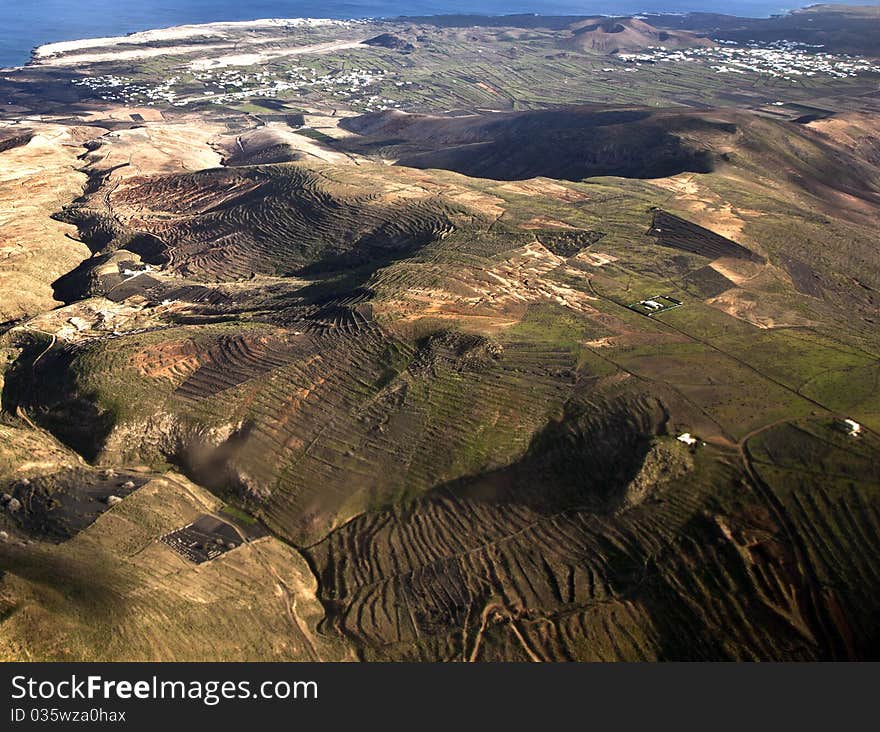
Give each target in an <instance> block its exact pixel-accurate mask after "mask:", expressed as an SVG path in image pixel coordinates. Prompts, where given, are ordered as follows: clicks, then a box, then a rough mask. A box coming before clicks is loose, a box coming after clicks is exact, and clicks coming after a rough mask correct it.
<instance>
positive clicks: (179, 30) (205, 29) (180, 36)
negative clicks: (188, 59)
mask: <svg viewBox="0 0 880 732" xmlns="http://www.w3.org/2000/svg"><path fill="white" fill-rule="evenodd" d="M822 6H823V3H818V4H811V5H806V6H800V7H794V8H787V9H782V8H780V9H779V11H778V12H775V13H768V14H767V15H742V16H738V15H736V14H735V13H730V14H729V15H730V17H743V18H755V19H760V18H770V17H775V16H779V15H790V14H792V13H797V12H800V11H807V10H811V9H814V8H817V7H822ZM695 12H696V11H680V12H675V11H669V12H656V11H642V12H634V13H624V12H622V13H618V14H609V13H589V12H585V13H582V14H581V13H577V14H576V13H547V14H544V13H491V12H486V13H472V14H471V13H433V14H430V15H424V16H420V15H397V16H391V15H389V16H376V17H357V18H312V17H295V18H255V19H253V20H230V21H225V20H221V21H212V22H208V23H184V24H179V25H171V26H165V27H160V28H147V29H145V30H139V31H132V32H130V33H125V34H122V35H114V36H95V37H83V38H75V39H69V40H62V41H51V42H48V43H42V44H39V45H37V46H34V47H33V48H32V49H31V51H30V56H29V58H28V60H27V61H25V63H23V64H20V65H15V64H14V65H11V66H6V67H4V68H2V69H0V70H2V71H11V70H14V69H20V68H23V67H25V66H32V65H39V64H40V62H41V61H45V60H47V59H51V58H53V57H56V56H59V55H64V54H67V53H70V52H72V51H80V50H85V49H99V48H109V47H113V46H117V45H122V44H124V45H127V46H128V45H135V46H136V45H144V46H146V45H149V44H151V43H162V42H167V41H174V40H186V39H204V38H210V37H216V38H218V39H220V40H222V39H224V38H225V36H224V34H225V33H226V32H234V31H236V30H248V29H253V30H258V29H269V28H284V27H290V28H302V27H307V26H308V27H321V26H328V25H338V26H343V27H344V26H348V25H352V24H355V23H364V22H370V21H392V20H396V19H409V18H412V19H416V18H428V17H431V18H435V17H436V18H455V17H470V16H473V17H485V18H498V17H522V16H524V15H533V16H535V17H547V18H561V17H571V18H587V17H618V16H619V17H648V16H658V15H662V16H670V17H671V16H687V15H691V14H694V13H695ZM719 15H727V13H719Z"/></svg>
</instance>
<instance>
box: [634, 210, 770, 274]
mask: <svg viewBox="0 0 880 732" xmlns="http://www.w3.org/2000/svg"><path fill="white" fill-rule="evenodd" d="M648 234H650V235H651V236H653V237H655V238H656V240H657V243H658V244H659V245H660V246H664V247H670V248H672V249H678V250H680V251H683V252H690V253H691V254H699V255H700V256H701V257H706V258H707V259H719V258H721V257H731V258H734V259H745V260H748V261H750V262H756V263H758V264H760V263H763V262H764V257H762V256H761V255H760V254H756V253H755V252H753V251H751V250H750V249H747V248H746V247H744V246H742V245H740V244H737V243H736V242H734V241H731V240H730V239H728V238H726V237H724V236H720V235H719V234H716V233H715V232H713V231H709V229H706V228H704V227H702V226H699V225H698V224H695V223H693V222H691V221H687V220H686V219H683V218H680V217H679V216H676V215H674V214H671V213H668V212H667V211H662V210H659V209H658V210H657V211H655V212H654V217H653V220H652V222H651V228H650V229H649V230H648Z"/></svg>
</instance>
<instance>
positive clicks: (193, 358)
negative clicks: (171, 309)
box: [131, 340, 204, 384]
mask: <svg viewBox="0 0 880 732" xmlns="http://www.w3.org/2000/svg"><path fill="white" fill-rule="evenodd" d="M203 355H204V354H200V351H199V348H198V347H197V346H196V344H195V343H193V342H192V341H191V340H183V341H168V342H167V343H159V344H157V345H155V346H150V347H149V348H144V349H143V350H141V351H138V352H136V353H134V354H132V356H131V362H132V364H133V365H134V366H135V368H137V370H138V372H139V373H140V374H141V375H143V376H147V377H149V378H151V379H168V380H169V381H171V382H172V383H175V384H177V383H180V382H182V381H183V380H184V379H185V378H186V377H187V376H189V375H190V374H192V373H193V372H194V371H195V370H196V369H197V368H198V367H199V366H201V365H202V362H203V359H202V358H201V356H203Z"/></svg>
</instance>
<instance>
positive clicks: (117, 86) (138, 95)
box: [73, 74, 180, 106]
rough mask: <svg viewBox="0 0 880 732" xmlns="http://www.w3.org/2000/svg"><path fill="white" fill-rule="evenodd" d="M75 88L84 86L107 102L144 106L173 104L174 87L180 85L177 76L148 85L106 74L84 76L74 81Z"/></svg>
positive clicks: (174, 101) (175, 98)
mask: <svg viewBox="0 0 880 732" xmlns="http://www.w3.org/2000/svg"><path fill="white" fill-rule="evenodd" d="M73 83H74V84H75V85H76V86H84V87H87V88H88V89H91V90H92V91H94V92H97V93H98V96H99V97H100V98H101V99H103V100H104V101H108V102H122V103H126V104H128V103H132V102H136V103H137V104H146V105H149V106H155V105H156V104H175V103H176V101H177V92H175V90H174V89H175V87H176V86H177V84H179V83H180V77H179V76H169V77H168V78H167V79H165V80H164V81H163V82H162V83H161V84H156V85H149V84H143V83H138V82H135V81H133V80H132V79H129V78H127V77H125V76H116V75H114V74H106V75H104V76H85V77H83V78H81V79H74V80H73Z"/></svg>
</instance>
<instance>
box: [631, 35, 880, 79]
mask: <svg viewBox="0 0 880 732" xmlns="http://www.w3.org/2000/svg"><path fill="white" fill-rule="evenodd" d="M821 48H822V46H816V45H807V44H802V43H795V42H793V41H772V42H770V43H761V44H759V43H755V42H750V43H748V44H747V45H745V46H736V45H730V44H729V43H725V44H724V45H718V46H714V47H711V48H685V49H679V50H670V49H667V48H665V47H664V46H657V47H653V48H648V49H646V50H645V51H643V52H641V53H621V54H620V55H619V56H618V58H619V59H620V60H622V61H625V62H627V63H629V64H634V65H635V66H637V67H638V66H640V65H642V64H644V63H661V62H671V63H688V62H690V63H702V64H705V65H708V66H709V67H710V68H711V69H712V70H713V71H715V73H716V74H748V73H753V74H762V75H765V76H771V77H775V78H781V79H787V80H794V79H796V78H798V77H811V76H832V77H837V78H845V77H852V76H858V75H859V74H865V73H875V74H880V65H878V63H877V62H875V61H872V60H871V59H867V58H862V57H859V56H850V55H847V54H832V53H827V52H823V51H821V50H820V49H821Z"/></svg>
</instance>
